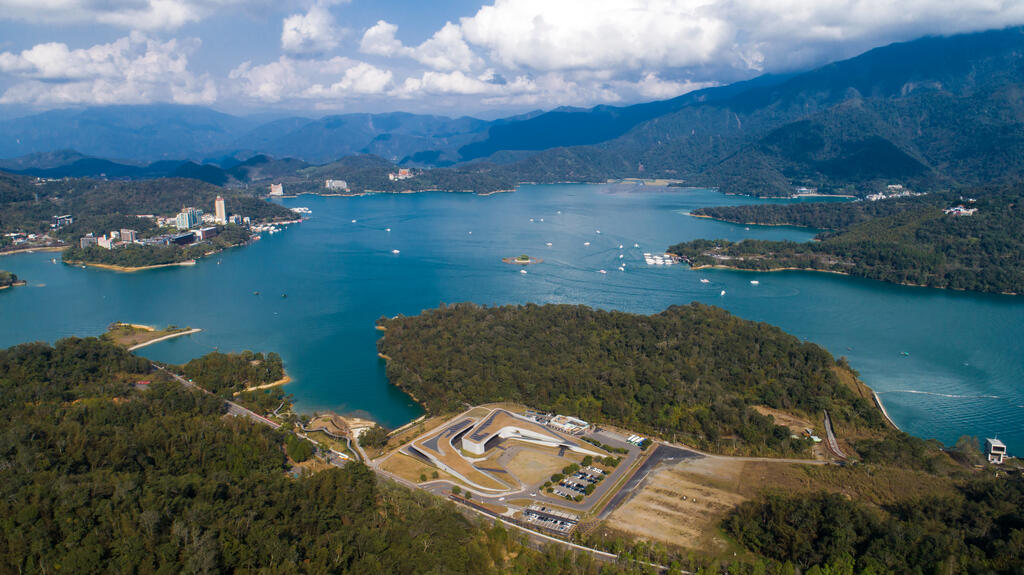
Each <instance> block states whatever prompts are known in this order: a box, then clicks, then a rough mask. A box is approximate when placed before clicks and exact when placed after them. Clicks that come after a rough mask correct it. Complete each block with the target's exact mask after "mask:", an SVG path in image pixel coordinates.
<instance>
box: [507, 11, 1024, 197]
mask: <svg viewBox="0 0 1024 575" xmlns="http://www.w3.org/2000/svg"><path fill="white" fill-rule="evenodd" d="M1022 47H1024V32H1022V29H1021V28H1008V29H1004V30H993V31H987V32H980V33H975V34H963V35H959V36H953V37H948V38H942V37H931V38H922V39H920V40H915V41H912V42H905V43H900V44H893V45H891V46H885V47H881V48H877V49H874V50H871V51H869V52H867V53H865V54H862V55H860V56H857V57H855V58H851V59H849V60H844V61H841V62H835V63H832V64H829V65H826V66H823V67H821V68H818V69H816V70H812V71H809V72H805V73H802V74H796V75H793V76H792V77H789V78H785V79H783V81H781V82H767V83H766V85H758V84H757V83H752V85H750V86H749V87H748V89H744V90H740V91H739V92H738V93H734V94H730V95H729V96H728V97H724V98H709V99H707V100H702V99H695V100H694V101H688V102H686V104H685V105H683V106H681V107H679V108H678V109H675V110H672V111H670V112H669V113H665V114H663V115H659V116H657V117H653V118H651V119H648V120H647V121H645V122H643V123H640V124H638V125H636V126H634V127H632V128H631V129H630V130H629V131H627V132H625V133H624V134H622V135H621V136H619V137H616V138H614V139H611V140H608V141H606V142H603V143H598V144H594V145H590V146H578V147H570V148H564V147H563V148H554V149H551V150H548V151H545V152H541V153H538V154H535V155H534V156H532V157H530V158H528V159H525V160H522V161H520V162H518V163H516V164H514V165H511V166H508V167H507V169H508V170H509V171H510V172H511V173H514V174H515V175H516V177H517V179H518V180H519V181H536V182H550V181H564V180H579V181H602V180H603V179H605V178H619V177H667V178H682V179H685V180H686V181H687V183H690V184H694V185H706V186H714V187H718V188H719V189H720V190H722V191H723V192H727V193H737V194H750V195H758V196H788V195H790V194H792V192H793V188H794V187H796V186H810V187H816V188H819V191H822V192H853V193H857V194H863V193H867V192H870V191H873V190H877V189H879V188H880V187H881V188H884V186H885V185H886V184H889V183H902V184H905V185H911V186H913V187H916V188H918V189H937V188H940V187H946V186H950V185H976V184H984V183H989V182H993V181H1013V180H1017V179H1020V178H1021V177H1022V176H1024V171H1022V168H1021V166H1020V163H1019V162H1017V161H1016V160H1015V158H1018V157H1020V154H1021V153H1022V150H1024V136H1022V134H1024V130H1022V123H1021V120H1020V118H1021V117H1022V108H1021V101H1020V99H1019V98H1018V97H1017V94H1018V93H1019V91H1020V89H1021V86H1022V85H1024V76H1022V75H1021V72H1020V71H1021V69H1022V68H1021V54H1022V53H1024V52H1022ZM543 118H544V116H538V117H537V118H535V119H533V120H531V121H532V122H533V123H536V122H539V121H541V120H542V119H543ZM557 120H559V118H558V117H557V116H554V115H552V119H551V122H552V125H553V126H557ZM524 126H525V123H524ZM513 128H514V126H510V127H503V128H501V130H498V128H497V127H496V128H493V129H492V130H495V131H498V132H500V131H511V130H512V129H513Z"/></svg>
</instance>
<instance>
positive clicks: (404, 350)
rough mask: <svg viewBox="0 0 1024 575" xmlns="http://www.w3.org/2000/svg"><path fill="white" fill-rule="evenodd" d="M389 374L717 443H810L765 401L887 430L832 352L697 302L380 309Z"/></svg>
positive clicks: (797, 448) (736, 447)
mask: <svg viewBox="0 0 1024 575" xmlns="http://www.w3.org/2000/svg"><path fill="white" fill-rule="evenodd" d="M379 324H380V325H382V326H384V327H385V328H387V331H386V332H385V335H384V336H383V337H382V338H381V339H380V340H379V342H378V349H379V351H380V352H381V353H383V354H385V355H386V356H388V357H389V358H390V361H389V362H388V366H387V374H388V378H389V380H390V381H391V382H392V383H393V384H394V385H397V386H398V387H399V388H401V389H403V390H405V391H407V392H408V393H410V394H411V395H412V396H413V397H415V398H416V399H417V400H418V401H419V402H420V403H422V404H423V405H424V406H425V407H426V408H427V409H429V410H430V411H433V412H439V411H444V410H454V409H459V408H460V407H461V406H462V405H463V402H466V403H470V404H480V403H486V402H492V401H517V402H522V403H524V404H527V405H530V406H533V407H536V408H540V409H548V410H554V411H558V412H561V413H569V414H574V415H577V416H580V417H583V418H584V419H588V420H591V421H596V422H613V423H616V424H619V425H622V426H624V427H627V428H629V429H633V430H637V431H642V432H647V433H656V434H659V435H661V436H663V437H667V438H676V439H679V440H682V441H685V442H687V443H690V444H693V445H696V446H699V447H701V448H704V449H710V450H713V451H719V452H724V451H734V452H742V453H759V454H787V455H789V454H806V453H807V452H808V451H809V450H808V448H807V441H806V440H803V439H793V438H791V437H790V433H791V432H790V431H789V430H788V429H787V428H785V427H782V426H777V425H775V424H774V423H773V421H772V419H771V418H770V417H768V416H764V415H761V414H759V413H758V412H757V411H755V410H754V409H753V408H752V407H753V406H755V405H764V406H768V407H771V408H775V409H780V410H784V411H787V412H791V413H795V414H798V415H800V416H803V417H806V418H808V419H809V420H811V421H818V420H819V419H820V417H821V412H822V410H823V409H828V410H829V412H830V413H831V414H833V418H834V419H835V420H836V421H837V422H838V423H840V424H841V425H843V426H844V427H846V428H848V429H862V430H867V431H869V432H871V433H879V432H884V431H885V429H886V428H885V424H884V422H883V419H882V416H881V413H880V412H879V411H878V410H877V409H876V408H875V406H874V405H872V404H871V403H870V402H869V401H867V400H865V399H862V398H860V397H857V396H856V395H855V394H854V392H853V391H852V390H851V389H850V388H848V387H846V386H845V385H844V384H843V383H842V382H841V381H840V380H839V378H838V377H837V375H836V373H835V371H834V370H835V369H837V368H838V369H847V368H846V367H845V366H844V365H845V364H843V365H841V364H840V363H838V362H837V361H836V360H835V359H834V358H833V357H832V356H831V355H830V354H829V353H828V352H827V351H826V350H824V349H822V348H821V347H819V346H817V345H814V344H812V343H806V342H801V341H800V340H798V339H797V338H795V337H793V336H791V335H789V334H786V333H785V332H783V331H782V330H780V329H779V328H777V327H773V326H770V325H767V324H764V323H757V322H752V321H747V320H742V319H740V318H737V317H735V316H732V315H730V314H729V313H728V312H726V311H724V310H721V309H718V308H714V307H710V306H705V305H701V304H697V303H693V304H690V305H687V306H673V307H671V308H669V309H668V310H666V311H664V312H662V313H659V314H655V315H651V316H645V315H636V314H628V313H621V312H608V311H601V310H594V309H591V308H588V307H585V306H573V305H544V306H538V305H532V304H529V305H525V306H502V307H493V308H488V307H481V306H477V305H474V304H457V305H448V306H442V307H441V308H438V309H434V310H428V311H425V312H423V313H422V314H420V315H418V316H414V317H404V316H398V317H395V318H393V319H387V318H381V320H379Z"/></svg>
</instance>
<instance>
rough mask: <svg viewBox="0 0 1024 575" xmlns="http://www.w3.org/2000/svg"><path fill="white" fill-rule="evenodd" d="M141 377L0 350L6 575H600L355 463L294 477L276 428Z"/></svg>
mask: <svg viewBox="0 0 1024 575" xmlns="http://www.w3.org/2000/svg"><path fill="white" fill-rule="evenodd" d="M149 369H150V367H149V362H148V361H147V360H145V359H143V358H139V357H135V356H132V355H130V354H128V353H127V352H125V351H124V350H123V349H122V348H119V347H117V346H115V345H114V344H111V343H106V342H102V341H100V340H98V339H94V338H90V339H77V338H71V339H64V340H60V341H58V342H57V344H56V345H55V346H53V347H50V346H49V345H47V344H43V343H33V344H24V345H19V346H15V347H12V348H10V349H7V350H0V417H2V418H3V421H4V424H3V433H0V571H2V572H5V573H25V574H30V573H55V572H68V573H104V572H129V573H143V574H144V573H226V572H237V573H254V572H260V573H359V574H362V573H505V572H517V573H579V574H591V573H597V572H598V569H599V568H598V566H597V565H595V564H594V562H593V561H592V560H591V558H590V557H589V556H587V555H582V556H579V557H570V556H568V555H562V554H561V553H559V552H558V551H555V550H551V551H548V552H546V553H543V554H542V553H537V552H533V551H530V550H528V549H526V548H525V547H524V546H523V545H522V544H521V543H520V539H519V537H518V536H516V535H514V534H512V533H509V532H506V531H505V530H504V529H503V528H501V527H494V528H492V529H481V528H479V527H477V526H475V525H473V524H472V523H470V522H469V521H468V520H467V519H465V518H464V517H463V516H462V515H460V514H459V513H457V512H456V511H455V510H454V508H453V507H452V506H451V505H449V504H446V503H444V502H443V500H441V499H439V498H436V497H434V496H431V495H427V494H423V493H418V492H416V493H414V492H411V491H408V490H406V489H404V488H399V487H396V486H390V485H385V484H379V483H378V482H377V480H376V478H375V477H374V475H373V472H372V471H371V470H370V469H368V468H367V467H365V466H363V465H361V464H350V465H348V466H346V467H345V468H343V469H336V468H332V469H329V470H326V471H321V472H319V473H316V474H315V475H307V476H301V477H299V478H297V479H293V478H292V477H290V476H289V475H288V474H286V470H287V469H288V466H289V464H288V460H287V458H286V456H285V453H284V450H283V448H282V446H283V444H284V442H285V435H284V433H283V432H280V431H272V430H270V429H269V428H266V427H263V426H257V425H255V424H253V423H251V422H249V421H247V420H244V419H236V418H233V417H225V416H224V414H223V404H222V403H221V401H220V400H219V399H217V398H216V397H214V396H211V395H207V394H203V393H200V392H196V391H189V390H187V389H185V388H184V387H182V386H180V385H179V384H177V383H173V382H168V381H163V380H161V379H160V377H159V376H158V375H156V374H151V373H149ZM140 377H145V378H146V379H149V380H153V382H152V383H151V384H150V385H149V386H148V387H149V389H147V390H145V391H137V390H135V389H134V386H133V382H134V381H135V380H136V379H138V378H140ZM613 571H616V572H628V571H629V569H628V568H625V567H624V568H622V569H614V570H613Z"/></svg>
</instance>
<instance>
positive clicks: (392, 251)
mask: <svg viewBox="0 0 1024 575" xmlns="http://www.w3.org/2000/svg"><path fill="white" fill-rule="evenodd" d="M391 253H393V254H395V255H396V256H397V255H398V254H400V253H402V252H400V251H398V250H391Z"/></svg>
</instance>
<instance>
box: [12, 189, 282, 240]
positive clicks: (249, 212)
mask: <svg viewBox="0 0 1024 575" xmlns="http://www.w3.org/2000/svg"><path fill="white" fill-rule="evenodd" d="M218 195H220V196H223V197H224V199H225V203H226V206H227V211H228V213H229V214H239V215H242V216H248V217H250V218H252V219H253V220H254V221H271V220H285V219H294V217H295V216H294V214H292V212H291V211H289V210H288V209H287V208H284V207H282V206H280V205H277V204H271V203H269V202H266V201H263V200H262V199H259V198H258V197H256V196H255V195H254V194H253V193H252V192H247V191H245V190H239V189H228V188H220V187H217V186H213V185H210V184H207V183H204V182H201V181H198V180H192V179H184V178H180V179H179V178H161V179H156V180H144V181H132V182H126V181H118V182H108V181H101V180H90V179H67V180H60V181H52V182H36V181H35V179H34V178H29V177H26V176H18V175H14V174H8V173H5V172H0V232H12V231H24V232H30V233H43V232H46V231H48V230H49V229H50V220H51V218H52V217H53V216H54V215H62V214H71V215H72V216H74V218H75V223H74V224H72V225H70V226H65V227H63V228H61V229H60V230H59V231H58V232H57V236H58V237H61V238H62V239H77V238H79V237H81V236H83V235H85V234H86V233H94V234H97V235H100V234H104V233H107V232H109V231H110V230H119V229H121V228H128V229H133V230H137V231H139V232H143V234H142V235H144V232H146V231H147V230H150V229H153V228H154V226H155V224H154V223H153V222H152V221H151V220H148V219H145V218H138V217H136V216H138V215H140V214H150V215H163V216H170V215H173V214H174V213H176V212H178V211H180V210H181V208H182V207H184V206H195V207H197V208H199V209H202V210H203V211H206V212H212V211H213V201H214V199H215V198H216V197H217V196H218Z"/></svg>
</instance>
